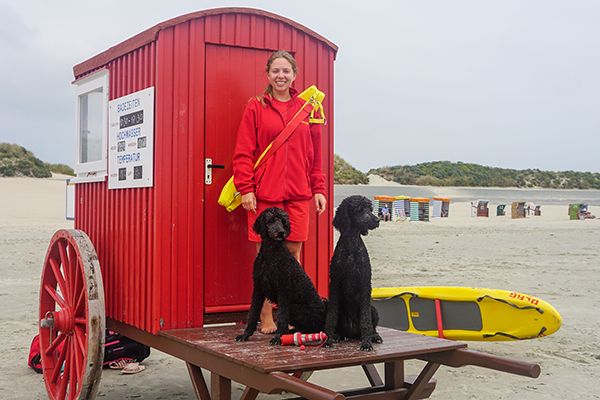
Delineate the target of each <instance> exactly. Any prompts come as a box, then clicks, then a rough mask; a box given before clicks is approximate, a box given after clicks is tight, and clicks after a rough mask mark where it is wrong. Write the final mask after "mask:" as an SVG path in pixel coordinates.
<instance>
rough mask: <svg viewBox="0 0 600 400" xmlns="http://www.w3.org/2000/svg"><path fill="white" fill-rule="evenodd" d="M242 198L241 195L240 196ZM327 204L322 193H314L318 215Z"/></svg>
mask: <svg viewBox="0 0 600 400" xmlns="http://www.w3.org/2000/svg"><path fill="white" fill-rule="evenodd" d="M242 199H243V197H242ZM326 205H327V200H325V196H323V194H321V193H316V194H315V206H316V207H317V213H319V215H321V214H323V211H325V206H326Z"/></svg>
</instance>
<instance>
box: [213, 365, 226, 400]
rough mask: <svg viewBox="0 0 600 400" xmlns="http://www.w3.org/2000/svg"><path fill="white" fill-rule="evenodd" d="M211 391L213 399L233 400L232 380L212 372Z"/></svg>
mask: <svg viewBox="0 0 600 400" xmlns="http://www.w3.org/2000/svg"><path fill="white" fill-rule="evenodd" d="M210 391H211V394H212V396H211V397H212V400H231V380H230V379H227V378H225V377H223V376H221V375H219V374H216V373H214V372H212V373H211V374H210Z"/></svg>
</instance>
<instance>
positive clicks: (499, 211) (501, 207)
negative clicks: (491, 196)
mask: <svg viewBox="0 0 600 400" xmlns="http://www.w3.org/2000/svg"><path fill="white" fill-rule="evenodd" d="M505 208H506V204H498V206H497V207H496V216H498V217H502V216H504V215H506V210H505Z"/></svg>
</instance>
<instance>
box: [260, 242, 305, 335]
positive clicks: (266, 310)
mask: <svg viewBox="0 0 600 400" xmlns="http://www.w3.org/2000/svg"><path fill="white" fill-rule="evenodd" d="M285 245H286V247H287V248H288V250H289V251H290V253H292V255H293V256H294V258H295V259H296V260H298V262H300V251H301V250H302V242H288V241H286V242H285ZM259 251H260V243H257V244H256V252H257V253H258V252H259ZM259 330H260V333H274V332H275V331H276V330H277V325H276V324H275V321H274V320H273V305H272V304H271V303H270V302H269V301H268V300H265V302H264V303H263V306H262V309H261V310H260V328H259Z"/></svg>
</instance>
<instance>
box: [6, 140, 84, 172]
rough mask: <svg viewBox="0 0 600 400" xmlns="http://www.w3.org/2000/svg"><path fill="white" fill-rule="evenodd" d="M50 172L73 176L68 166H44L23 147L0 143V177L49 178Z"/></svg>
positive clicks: (44, 164) (43, 163)
mask: <svg viewBox="0 0 600 400" xmlns="http://www.w3.org/2000/svg"><path fill="white" fill-rule="evenodd" d="M52 172H54V173H58V174H65V175H75V173H74V171H73V169H72V168H71V167H69V166H68V165H64V164H46V163H45V162H43V161H41V160H40V159H38V158H36V157H35V156H34V155H33V153H32V152H30V151H29V150H27V149H26V148H25V147H22V146H19V145H16V144H10V143H0V176H29V177H33V178H49V177H51V176H52Z"/></svg>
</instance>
